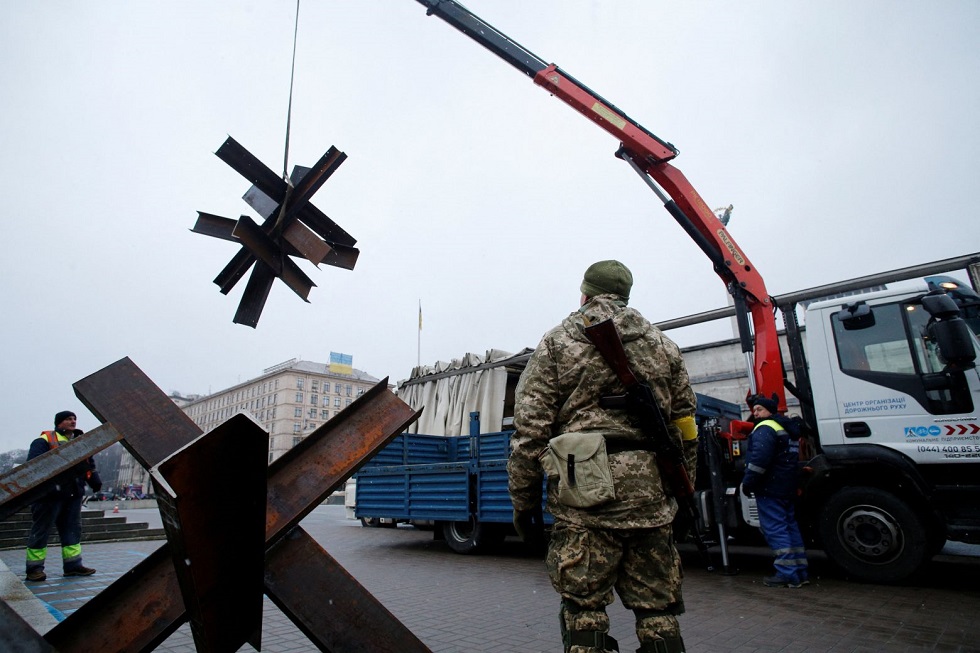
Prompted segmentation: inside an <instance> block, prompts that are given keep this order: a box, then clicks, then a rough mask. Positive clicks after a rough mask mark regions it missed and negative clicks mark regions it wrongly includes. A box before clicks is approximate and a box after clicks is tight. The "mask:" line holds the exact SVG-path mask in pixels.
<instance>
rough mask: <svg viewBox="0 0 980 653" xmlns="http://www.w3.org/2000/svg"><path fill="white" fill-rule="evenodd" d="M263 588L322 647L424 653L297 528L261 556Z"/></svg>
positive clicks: (423, 647)
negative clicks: (263, 557) (264, 558)
mask: <svg viewBox="0 0 980 653" xmlns="http://www.w3.org/2000/svg"><path fill="white" fill-rule="evenodd" d="M309 560H319V561H320V564H318V565H312V566H311V565H309V564H308V561H309ZM265 590H266V594H267V595H268V596H269V598H270V599H272V602H273V603H275V604H276V605H277V606H279V608H280V609H281V610H282V611H283V613H285V614H286V615H287V616H289V618H290V619H291V620H292V622H293V623H294V624H296V626H297V627H298V628H299V629H300V630H301V631H303V632H304V633H305V634H306V636H307V637H309V638H310V641H311V642H313V643H314V644H315V645H316V646H317V648H319V649H320V650H321V651H328V652H329V651H344V652H345V653H428V652H429V648H428V647H427V646H426V645H425V644H423V643H422V642H421V641H420V640H419V639H418V638H417V637H416V636H415V635H414V634H413V633H412V631H410V630H409V629H408V628H406V627H405V626H404V625H403V624H402V623H401V622H400V621H398V619H397V618H396V617H395V616H394V615H393V614H391V613H390V612H389V611H388V609H387V608H385V607H384V606H383V605H382V604H381V603H380V602H379V601H378V600H377V599H376V598H374V596H373V595H371V594H370V593H369V592H368V591H367V590H365V589H364V588H363V587H362V586H361V584H360V583H358V582H357V580H356V579H355V578H354V577H353V576H351V575H350V574H349V573H347V571H346V570H345V569H344V568H343V567H341V566H340V564H339V563H338V562H337V561H336V560H334V559H333V558H332V557H331V556H330V554H328V553H327V552H326V551H324V550H323V548H322V547H320V545H319V544H317V543H316V541H315V540H314V539H313V538H312V537H310V535H309V534H308V533H307V532H306V531H304V530H303V529H302V528H294V529H292V530H291V531H289V532H288V533H286V535H285V536H284V537H283V538H282V539H281V540H280V542H279V543H277V544H276V545H275V546H273V547H272V548H271V549H269V551H268V553H267V554H266V562H265Z"/></svg>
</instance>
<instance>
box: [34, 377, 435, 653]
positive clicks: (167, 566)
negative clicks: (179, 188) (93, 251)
mask: <svg viewBox="0 0 980 653" xmlns="http://www.w3.org/2000/svg"><path fill="white" fill-rule="evenodd" d="M148 382H149V380H148V379H145V375H143V374H142V371H140V370H139V368H137V367H136V366H135V365H134V364H133V363H132V361H130V360H129V359H128V358H126V359H123V360H121V361H118V362H117V363H114V364H113V365H110V366H109V367H107V368H105V369H103V370H102V371H100V372H97V373H96V374H93V375H91V376H90V377H87V378H86V379H84V380H83V381H79V382H78V383H76V384H75V388H76V394H78V396H79V398H80V399H81V400H82V402H83V403H84V404H85V405H86V406H87V407H89V409H90V410H91V411H92V412H93V413H94V414H96V416H98V417H99V419H102V420H105V421H109V420H110V419H111V420H112V422H113V424H115V425H116V428H117V429H118V430H119V431H120V432H121V433H123V435H124V437H125V439H124V440H123V442H124V443H126V442H127V441H128V440H130V432H131V431H132V433H133V436H134V437H133V443H134V446H133V449H134V450H139V455H138V456H137V460H152V459H155V458H156V457H157V452H158V451H160V450H162V449H163V448H164V447H166V446H172V448H171V451H176V450H177V449H179V448H181V447H183V446H185V445H186V444H187V443H188V442H189V441H190V440H193V439H194V437H196V436H197V435H199V434H200V429H198V428H197V426H196V425H194V423H193V422H191V421H190V419H189V418H186V415H184V413H183V412H182V411H181V410H180V409H179V408H177V406H176V405H175V404H174V403H173V402H172V401H170V399H169V398H168V397H167V396H166V395H165V394H164V393H163V392H162V391H161V390H160V389H159V388H157V387H156V386H152V388H151V389H148V388H146V387H145V384H146V383H148ZM151 385H152V384H151ZM131 386H132V387H131ZM134 388H135V389H134ZM83 393H88V394H83ZM372 415H373V417H372ZM141 418H143V419H145V420H146V421H145V426H142V427H141V425H140V419H141ZM417 418H418V413H413V412H412V410H411V408H409V407H408V405H407V404H405V403H404V402H402V401H401V400H400V399H398V398H397V397H395V396H394V395H393V394H392V393H391V392H388V391H387V379H384V380H382V381H381V382H379V383H378V384H377V386H375V388H373V389H372V390H370V391H368V392H367V393H365V395H363V396H362V397H360V398H359V399H358V400H357V401H355V402H354V403H353V404H351V405H350V406H349V407H347V408H346V409H345V410H344V411H342V412H341V413H340V414H339V415H338V416H337V417H335V418H334V419H332V420H330V421H328V422H327V423H325V424H324V425H323V426H321V427H320V428H318V429H317V430H316V431H314V432H313V433H311V434H310V435H309V436H307V438H306V440H305V441H304V443H303V445H301V448H302V450H304V451H307V452H308V454H307V455H308V456H311V457H312V459H313V460H315V464H314V465H313V468H312V471H310V469H309V468H307V469H306V470H305V471H304V468H305V467H307V466H306V462H307V461H306V458H305V457H300V456H299V455H297V454H293V455H289V453H287V455H285V456H283V457H281V458H280V459H279V460H278V461H276V463H277V464H274V465H273V466H271V467H270V468H269V478H268V491H267V497H266V506H267V507H266V540H267V545H268V544H271V543H272V542H270V541H269V540H270V538H269V534H270V533H271V534H272V536H273V538H274V539H281V535H282V533H283V530H284V529H287V528H288V527H290V526H291V525H293V524H297V523H298V522H299V521H300V520H301V519H302V517H303V516H305V515H306V514H308V513H309V512H310V511H311V510H312V509H313V508H314V507H315V505H316V504H318V503H319V502H320V501H322V499H323V498H324V497H326V496H327V495H328V494H329V493H330V492H331V491H333V489H335V488H337V487H339V485H340V484H341V483H342V482H343V481H344V480H346V478H347V477H349V476H350V474H352V473H353V472H355V471H356V470H357V469H358V468H359V467H360V465H361V464H363V463H364V462H365V461H366V460H367V459H368V458H369V457H370V456H371V455H373V454H374V453H375V452H376V451H378V450H379V449H380V448H382V447H383V446H384V445H386V444H387V443H388V442H389V441H391V439H392V438H394V437H395V435H397V434H398V433H400V432H401V431H402V430H403V429H404V428H405V427H406V426H407V425H409V424H411V423H412V422H413V421H414V420H415V419H417ZM351 424H357V425H358V428H359V429H360V430H359V431H355V430H354V429H352V428H351V427H350V425H351ZM156 440H164V441H165V442H164V444H161V443H159V442H157V441H156ZM319 440H327V441H330V442H335V443H336V447H335V448H334V449H333V451H332V452H331V451H330V450H329V448H326V449H327V450H321V449H323V447H321V446H319V443H318V441H319ZM144 449H145V450H144ZM296 450H297V448H294V449H292V450H291V451H290V453H292V452H293V451H296ZM136 455H137V454H136V453H134V456H136ZM351 455H360V456H362V457H361V458H360V459H359V460H350V456H351ZM166 457H167V456H166V455H164V456H161V457H160V458H159V459H156V461H155V462H154V463H153V464H154V465H155V464H157V463H158V462H160V461H161V460H163V459H164V458H166ZM279 461H284V462H279ZM151 466H152V465H151ZM320 474H322V475H323V476H321V477H320V478H319V479H317V478H316V477H317V476H318V475H320ZM303 476H305V477H306V478H300V477H303ZM317 481H319V484H318V483H317ZM291 490H295V491H299V492H303V493H305V496H306V500H307V501H308V502H309V504H310V505H303V504H302V502H301V501H299V500H298V499H297V498H295V497H288V496H285V495H286V494H287V493H288V492H290V491H291ZM282 546H284V547H289V546H291V545H290V544H289V542H284V543H283V544H282ZM306 564H307V567H308V569H307V571H308V572H309V573H314V574H316V573H319V572H318V571H310V570H313V569H316V568H318V567H320V566H323V565H328V566H329V564H330V563H329V561H328V560H326V559H325V558H323V557H322V556H320V557H316V558H312V559H309V560H307V561H306ZM180 596H181V595H180V586H179V583H178V580H177V574H176V571H175V570H174V566H173V562H172V560H171V555H170V552H169V551H168V550H167V547H166V546H163V547H161V548H160V549H158V550H157V551H155V552H154V553H153V554H151V556H150V557H149V558H147V559H146V560H144V561H143V562H141V563H139V564H138V565H137V566H136V567H134V568H133V569H132V570H130V571H129V572H128V573H127V574H125V575H124V576H122V577H121V578H120V579H118V580H117V581H116V582H114V583H113V584H112V585H110V586H109V587H108V588H106V589H105V590H103V591H102V592H101V593H99V594H97V595H96V596H95V597H93V598H92V599H91V600H90V601H88V602H87V603H85V604H84V605H82V606H81V607H80V608H79V609H78V610H76V611H75V612H73V613H72V614H71V615H69V616H68V618H66V619H65V620H64V621H62V622H61V623H59V624H58V625H57V626H55V627H54V628H53V629H52V630H51V631H49V632H48V633H47V634H46V635H45V639H46V640H47V641H48V642H49V643H50V644H51V645H52V646H54V647H55V648H56V649H58V650H59V651H61V652H62V653H117V652H118V653H124V652H128V651H136V652H142V651H151V650H153V648H155V647H156V646H157V645H158V644H160V643H161V642H163V641H164V640H165V639H166V638H167V637H169V636H170V634H172V633H173V632H174V631H175V630H176V629H177V628H178V627H179V626H180V625H181V624H182V623H183V622H184V620H185V619H186V611H185V609H184V603H183V601H182V600H181V598H180ZM400 627H401V624H400V623H398V622H397V620H395V619H394V618H392V619H391V620H390V621H387V622H384V623H379V624H376V628H375V634H376V633H378V632H398V630H399V628H400ZM322 636H323V637H326V636H327V635H322ZM356 636H357V633H348V634H345V633H344V632H338V633H334V634H332V635H330V637H339V638H346V639H347V640H348V644H349V645H350V646H356V645H358V642H357V641H356V640H354V639H352V638H354V637H356Z"/></svg>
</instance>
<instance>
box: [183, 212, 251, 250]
mask: <svg viewBox="0 0 980 653" xmlns="http://www.w3.org/2000/svg"><path fill="white" fill-rule="evenodd" d="M236 224H237V223H236V221H235V220H232V219H231V218H225V217H223V216H220V215H214V214H213V213H205V212H203V211H198V212H197V222H195V223H194V227H193V228H191V231H193V232H194V233H196V234H201V235H204V236H211V237H212V238H220V239H221V240H230V241H231V242H233V243H238V244H239V245H241V241H239V240H238V239H237V238H235V237H234V236H233V235H232V232H233V231H234V230H235V225H236Z"/></svg>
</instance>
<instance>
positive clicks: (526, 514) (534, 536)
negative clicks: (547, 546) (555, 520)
mask: <svg viewBox="0 0 980 653" xmlns="http://www.w3.org/2000/svg"><path fill="white" fill-rule="evenodd" d="M514 530H516V531H517V535H518V537H520V538H521V539H522V540H523V541H524V543H525V544H527V545H529V546H532V547H535V548H537V547H540V546H541V545H542V544H543V543H544V515H543V514H542V512H541V506H540V505H538V506H536V507H534V508H531V509H530V510H515V511H514Z"/></svg>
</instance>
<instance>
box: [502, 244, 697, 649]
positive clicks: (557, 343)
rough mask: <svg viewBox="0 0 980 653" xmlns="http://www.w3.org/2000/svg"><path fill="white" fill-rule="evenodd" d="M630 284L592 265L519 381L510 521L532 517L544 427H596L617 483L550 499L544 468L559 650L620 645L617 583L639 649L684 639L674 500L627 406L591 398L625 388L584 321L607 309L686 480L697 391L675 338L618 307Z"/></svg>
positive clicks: (619, 271)
mask: <svg viewBox="0 0 980 653" xmlns="http://www.w3.org/2000/svg"><path fill="white" fill-rule="evenodd" d="M632 284H633V277H632V274H631V273H630V271H629V270H628V269H627V268H626V266H624V265H623V264H622V263H619V262H618V261H600V262H598V263H595V264H593V265H592V266H590V267H589V268H588V270H587V271H586V273H585V278H584V281H583V282H582V286H581V290H582V299H581V308H579V310H578V311H576V312H574V313H572V314H571V315H569V316H568V317H567V318H565V319H564V321H562V323H561V324H560V325H559V326H557V327H556V328H554V329H552V330H551V331H549V332H548V333H546V334H545V335H544V337H543V338H542V340H541V343H540V344H539V345H538V347H537V348H536V349H535V351H534V354H533V355H532V356H531V359H530V361H528V364H527V367H526V368H525V370H524V373H523V374H522V375H521V379H520V382H519V383H518V386H517V396H516V406H515V412H514V425H515V428H516V433H515V434H514V436H513V438H512V452H511V455H510V458H509V461H508V465H507V469H508V474H509V480H510V482H509V485H510V495H511V499H512V501H513V504H514V515H515V518H514V524H515V526H516V527H517V530H518V533H520V534H521V535H522V536H527V535H529V531H530V530H531V529H532V527H534V526H537V525H540V511H541V485H542V478H543V471H542V465H541V456H542V454H543V453H544V452H545V450H546V448H547V447H548V442H549V440H550V439H551V438H554V437H556V436H558V435H560V434H562V433H567V432H580V431H604V432H605V439H606V445H607V449H608V452H609V462H610V467H611V471H612V477H613V480H614V483H615V495H616V496H615V499H613V500H611V501H608V502H606V503H603V504H601V505H598V506H596V507H593V508H572V507H568V506H565V505H562V504H561V503H559V501H558V493H557V480H556V479H554V478H551V477H549V478H548V500H547V506H548V511H549V512H550V513H551V514H552V515H553V516H554V519H555V524H554V528H553V531H552V535H551V541H550V545H549V547H548V553H547V559H546V560H547V567H548V573H549V576H550V578H551V582H552V585H553V586H554V588H555V590H556V591H557V592H558V593H559V594H560V595H561V610H560V619H561V632H562V640H563V643H564V646H565V651H566V652H567V653H592V652H597V651H618V650H619V649H618V645H617V643H616V640H615V639H614V638H612V637H611V636H609V634H608V633H609V617H608V616H607V614H606V606H607V605H609V604H610V603H612V601H613V600H614V598H613V590H614V589H615V590H616V593H617V594H619V597H620V599H621V600H622V601H623V605H625V606H626V607H627V608H628V609H630V610H632V611H633V612H634V613H635V615H636V633H637V637H638V639H639V641H640V648H639V649H638V653H646V652H650V651H657V652H659V653H680V652H683V651H684V643H683V640H682V639H681V634H680V625H679V623H678V621H677V617H676V615H678V614H681V613H682V612H683V611H684V603H683V601H682V598H681V578H682V576H683V574H682V570H681V564H680V558H679V557H678V554H677V551H676V549H675V548H674V542H673V536H672V531H671V522H672V520H673V518H674V515H675V513H676V511H677V504H676V502H675V501H674V499H673V498H671V497H669V496H667V494H665V492H664V488H663V485H662V483H661V480H660V473H659V471H658V469H657V463H656V459H655V456H654V454H653V453H652V452H650V451H649V448H648V447H646V448H645V442H644V440H645V438H646V437H647V436H646V435H644V433H643V432H642V431H641V430H640V429H639V428H638V426H636V421H635V419H634V418H633V417H632V416H631V415H630V413H629V412H628V411H627V410H626V409H618V408H617V409H613V408H608V409H607V408H602V407H600V405H599V400H600V398H601V397H603V396H607V395H620V394H623V393H624V392H625V388H624V387H623V385H622V384H621V383H620V382H619V380H618V379H617V378H616V376H615V374H614V372H613V370H612V368H611V367H610V366H609V364H608V363H607V362H606V361H605V360H604V359H603V358H602V356H601V355H600V354H599V352H598V351H597V350H596V348H595V347H594V346H593V345H592V343H591V342H589V340H588V339H587V338H586V336H585V335H584V332H583V329H584V327H585V326H587V325H588V324H595V323H598V322H601V321H603V320H605V319H607V318H612V319H613V320H614V323H615V325H616V327H617V330H618V331H619V334H620V337H621V339H622V341H623V345H624V347H625V349H626V353H627V356H628V357H629V360H630V366H631V368H632V369H633V372H634V373H635V374H636V376H637V377H639V378H640V380H641V381H643V382H645V383H647V384H649V385H650V387H651V388H652V390H653V392H654V395H655V396H656V398H657V401H658V403H659V404H660V406H661V408H662V409H663V411H664V416H665V417H666V419H667V420H668V421H669V422H670V426H669V430H670V436H671V437H674V438H676V439H677V441H678V442H679V443H681V444H682V447H683V450H684V452H685V458H686V464H685V467H686V469H687V472H688V474H689V476H690V477H691V479H692V480H693V479H694V473H695V467H696V456H697V428H696V426H695V423H694V412H695V407H696V405H695V402H696V399H695V396H694V391H693V390H692V389H691V385H690V382H689V380H688V374H687V369H686V368H685V366H684V361H683V359H682V358H681V354H680V350H679V349H678V347H677V345H675V344H674V343H673V342H672V341H671V340H670V339H668V338H667V337H665V336H664V335H663V333H661V331H660V330H659V329H657V328H656V327H654V326H653V325H652V324H650V323H649V322H648V321H647V320H646V319H645V318H644V317H643V316H642V315H640V313H639V312H638V311H636V310H635V309H632V308H629V307H627V302H628V301H629V293H630V289H631V287H632ZM526 539H527V538H526Z"/></svg>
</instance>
